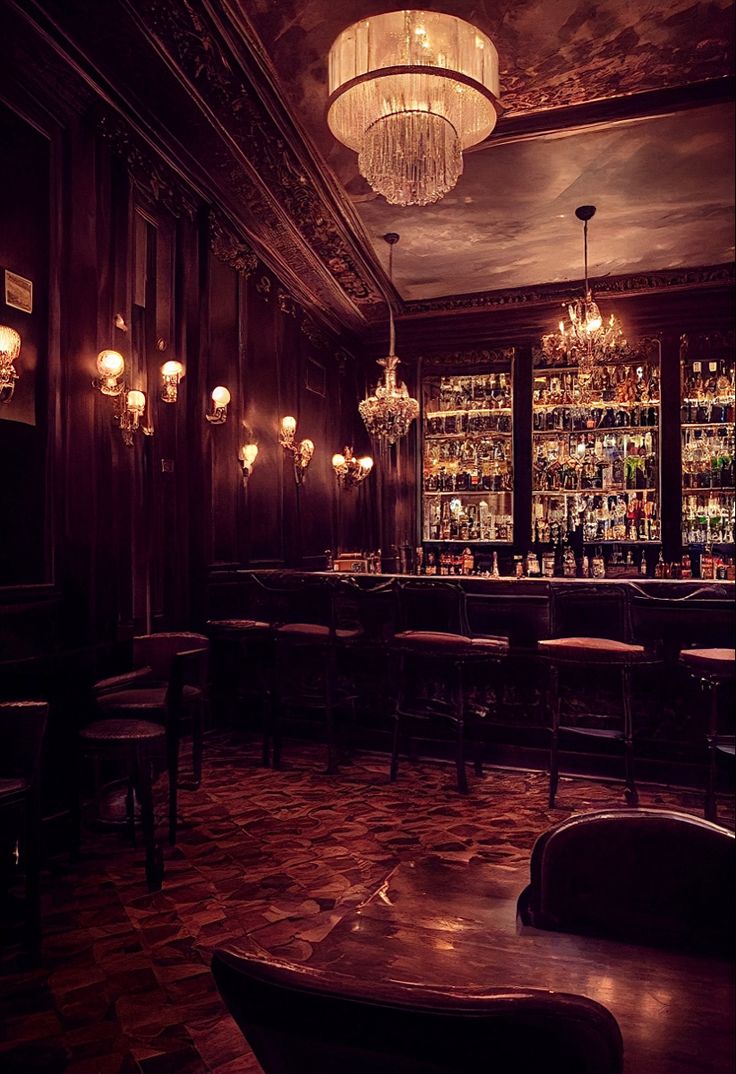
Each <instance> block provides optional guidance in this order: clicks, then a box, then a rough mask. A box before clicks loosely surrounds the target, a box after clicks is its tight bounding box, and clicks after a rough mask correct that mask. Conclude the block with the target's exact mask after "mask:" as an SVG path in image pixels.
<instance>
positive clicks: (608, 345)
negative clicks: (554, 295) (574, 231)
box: [542, 205, 629, 404]
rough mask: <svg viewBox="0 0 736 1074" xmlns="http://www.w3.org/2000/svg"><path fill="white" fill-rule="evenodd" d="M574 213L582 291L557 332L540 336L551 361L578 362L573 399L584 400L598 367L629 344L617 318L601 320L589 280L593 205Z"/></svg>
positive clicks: (624, 353) (593, 385) (590, 396)
mask: <svg viewBox="0 0 736 1074" xmlns="http://www.w3.org/2000/svg"><path fill="white" fill-rule="evenodd" d="M575 215H576V216H577V218H578V220H582V221H583V251H584V261H585V291H584V294H583V297H582V298H577V299H576V300H575V301H574V302H571V303H570V304H569V306H568V307H567V313H568V318H569V320H568V322H567V324H566V323H565V321H560V323H559V331H558V332H552V333H550V334H549V335H547V336H543V337H542V351H543V353H544V354H545V355H546V356H547V357H548V358H550V359H551V360H552V361H553V362H556V363H563V362H569V363H570V364H574V365H576V366H577V394H578V396H579V398H578V399H576V401H577V402H579V403H581V404H586V403H588V402H590V401H591V400H592V399H593V397H594V396H595V394H596V374H597V371H598V370H599V369H600V367H601V366H602V365H603V364H605V363H606V362H610V361H615V360H616V359H617V358H624V357H627V356H628V355H629V346H628V343H627V341H626V339H625V337H624V332H623V328H622V327H621V323H620V321H618V319H617V318H616V317H615V316H614V315H613V314H611V316H610V317H609V318H608V319H607V320H605V321H604V319H603V316H602V314H601V311H600V309H599V308H598V303H597V302H596V301H595V299H594V298H593V292H592V291H591V289H590V285H589V283H588V221H589V220H590V219H592V217H593V216H594V215H595V205H580V206H578V208H577V209H576V210H575Z"/></svg>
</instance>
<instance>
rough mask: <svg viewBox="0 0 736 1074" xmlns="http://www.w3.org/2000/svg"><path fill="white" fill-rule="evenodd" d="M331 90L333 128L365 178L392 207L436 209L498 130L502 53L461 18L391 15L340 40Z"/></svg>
mask: <svg viewBox="0 0 736 1074" xmlns="http://www.w3.org/2000/svg"><path fill="white" fill-rule="evenodd" d="M329 89H330V99H329V102H328V111H327V122H328V124H329V126H330V130H331V131H332V133H333V134H334V135H335V137H336V138H338V139H339V140H340V141H341V142H344V143H345V145H347V146H349V147H350V148H351V149H354V150H355V151H356V152H357V153H358V166H359V168H360V172H361V175H363V176H365V178H366V179H367V180H368V182H369V183H370V185H371V186H372V187H373V189H374V190H375V191H376V192H377V193H378V194H383V196H384V197H385V198H386V201H388V202H390V203H391V204H392V205H428V204H430V203H431V202H435V201H439V199H440V198H442V197H444V195H445V194H446V193H447V192H448V190H452V188H453V187H454V186H455V183H456V182H457V180H458V177H459V176H460V174H461V172H462V170H463V158H462V150H463V149H467V148H468V147H469V146H471V145H476V144H477V143H478V142H481V141H483V139H484V138H487V137H488V135H489V134H490V133H491V131H492V130H493V128H494V127H495V125H496V116H497V109H498V105H497V99H498V93H499V84H498V53H497V52H496V49H495V48H494V46H493V43H492V41H491V40H490V38H488V37H486V35H485V34H482V33H480V31H479V30H476V28H475V27H474V26H471V25H470V23H469V22H465V21H464V19H458V18H456V17H455V16H454V15H444V14H440V13H439V12H434V11H390V12H387V13H386V14H383V15H375V16H372V17H371V18H368V19H363V20H362V21H361V22H356V23H355V24H354V25H353V26H349V27H348V28H347V29H346V30H343V32H342V33H341V34H340V36H339V37H338V38H337V39H336V40H335V42H334V43H333V45H332V48H331V49H330V55H329Z"/></svg>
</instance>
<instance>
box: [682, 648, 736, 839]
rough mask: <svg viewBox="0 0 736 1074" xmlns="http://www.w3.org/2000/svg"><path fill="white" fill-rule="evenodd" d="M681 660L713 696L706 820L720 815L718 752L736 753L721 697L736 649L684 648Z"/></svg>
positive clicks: (735, 669) (733, 672) (735, 665)
mask: <svg viewBox="0 0 736 1074" xmlns="http://www.w3.org/2000/svg"><path fill="white" fill-rule="evenodd" d="M680 664H681V665H682V666H683V667H684V668H685V670H686V671H687V672H688V673H689V674H690V675H692V676H693V678H695V679H697V680H698V681H699V682H700V684H701V686H702V688H703V689H704V690H705V691H706V692H707V693H708V695H709V697H710V706H709V711H708V717H707V724H706V730H705V744H706V752H707V765H708V768H707V775H706V785H705V808H704V814H705V817H706V818H707V820H716V819H717V816H718V805H717V797H718V789H717V788H718V756H719V754H720V755H722V756H729V757H734V756H735V755H736V736H735V735H734V733H733V728H731V729H729V732H728V733H727V732H725V731H724V730H723V729H722V727H721V711H720V708H721V706H720V697H721V691H722V689H723V687H725V686H727V685H728V684H729V683H732V682H733V681H734V678H735V677H736V649H728V648H714V649H701V648H697V649H683V651H682V652H681V653H680Z"/></svg>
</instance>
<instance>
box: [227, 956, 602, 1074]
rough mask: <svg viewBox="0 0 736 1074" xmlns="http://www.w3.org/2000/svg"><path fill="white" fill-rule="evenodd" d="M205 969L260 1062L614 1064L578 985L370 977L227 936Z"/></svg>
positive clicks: (577, 1067)
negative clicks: (572, 989) (474, 987)
mask: <svg viewBox="0 0 736 1074" xmlns="http://www.w3.org/2000/svg"><path fill="white" fill-rule="evenodd" d="M212 972H213V974H214V977H215V981H216V983H217V987H218V989H219V990H220V994H221V995H222V997H223V999H224V1000H225V1003H226V1005H227V1007H228V1009H229V1011H230V1013H231V1014H232V1016H233V1018H234V1019H235V1021H236V1022H237V1023H238V1025H239V1027H240V1029H241V1031H242V1032H243V1035H244V1036H245V1038H246V1040H247V1041H248V1044H249V1045H250V1046H251V1048H252V1049H253V1052H254V1053H255V1056H256V1059H257V1060H258V1062H259V1063H260V1065H261V1067H262V1069H263V1071H264V1074H378V1072H379V1071H380V1072H381V1074H473V1072H474V1071H478V1074H481V1072H486V1074H490V1072H491V1071H498V1072H499V1074H501V1072H502V1074H543V1072H544V1074H614V1072H617V1071H620V1070H621V1062H622V1044H621V1034H620V1031H619V1028H618V1025H617V1023H616V1021H615V1019H614V1017H613V1015H611V1014H610V1012H609V1011H607V1010H606V1009H605V1008H604V1007H602V1006H601V1005H600V1004H598V1003H595V1002H593V1001H592V1000H589V999H585V998H583V997H582V996H574V995H569V994H566V993H554V992H548V991H542V990H535V989H515V988H503V989H497V990H491V991H486V992H480V991H469V990H462V989H455V990H442V991H440V990H434V989H430V988H426V987H423V986H420V985H404V984H391V983H381V984H380V985H379V984H377V985H373V984H372V983H370V982H366V981H365V980H364V979H360V980H358V979H356V978H352V977H347V976H345V975H342V974H339V973H335V972H332V971H322V970H317V969H312V968H310V967H307V966H298V965H294V964H290V963H288V962H284V961H281V960H277V959H273V958H271V957H270V956H269V955H267V954H266V953H265V952H261V953H258V954H253V953H251V952H245V953H244V952H241V951H237V950H234V949H232V948H230V949H226V950H217V951H215V953H214V955H213V958H212Z"/></svg>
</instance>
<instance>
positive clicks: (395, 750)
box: [389, 653, 406, 783]
mask: <svg viewBox="0 0 736 1074" xmlns="http://www.w3.org/2000/svg"><path fill="white" fill-rule="evenodd" d="M405 676H406V658H405V656H404V654H403V653H401V655H400V656H399V665H398V676H397V682H398V688H397V690H396V707H395V709H394V741H393V746H392V749H391V767H390V769H389V780H390V781H391V783H395V782H396V778H397V776H398V774H399V739H400V737H401V730H402V727H401V720H402V718H401V716H400V712H401V709H402V706H403V701H404V691H405V685H404V679H405Z"/></svg>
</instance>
